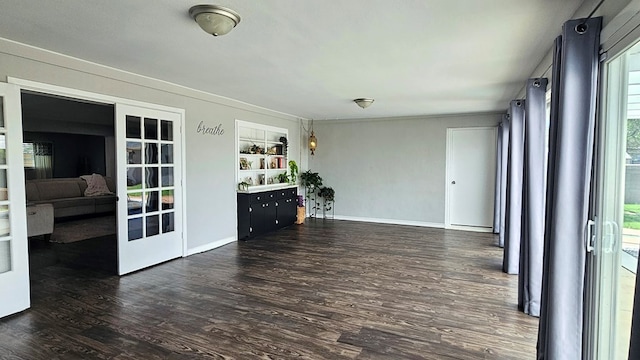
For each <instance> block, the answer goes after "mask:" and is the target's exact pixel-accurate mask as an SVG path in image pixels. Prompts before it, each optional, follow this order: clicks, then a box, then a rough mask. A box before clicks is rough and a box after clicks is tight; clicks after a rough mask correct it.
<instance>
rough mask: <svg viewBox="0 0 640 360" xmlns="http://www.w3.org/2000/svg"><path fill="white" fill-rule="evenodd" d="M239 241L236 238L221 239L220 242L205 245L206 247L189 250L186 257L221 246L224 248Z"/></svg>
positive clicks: (201, 246)
mask: <svg viewBox="0 0 640 360" xmlns="http://www.w3.org/2000/svg"><path fill="white" fill-rule="evenodd" d="M235 241H238V240H237V239H236V238H235V236H233V237H229V238H226V239H221V240H218V241H214V242H211V243H208V244H204V245H200V246H198V247H195V248H193V249H188V250H187V255H186V256H191V255H193V254H199V253H201V252H205V251H209V250H213V249H215V248H219V247H220V246H224V245H227V244H230V243H232V242H235Z"/></svg>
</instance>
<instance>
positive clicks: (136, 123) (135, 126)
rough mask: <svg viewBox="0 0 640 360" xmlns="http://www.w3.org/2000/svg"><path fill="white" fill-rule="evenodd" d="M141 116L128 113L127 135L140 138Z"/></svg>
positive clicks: (131, 137)
mask: <svg viewBox="0 0 640 360" xmlns="http://www.w3.org/2000/svg"><path fill="white" fill-rule="evenodd" d="M140 126H141V125H140V118H139V117H137V116H131V115H127V137H128V138H130V139H140V132H141V130H140Z"/></svg>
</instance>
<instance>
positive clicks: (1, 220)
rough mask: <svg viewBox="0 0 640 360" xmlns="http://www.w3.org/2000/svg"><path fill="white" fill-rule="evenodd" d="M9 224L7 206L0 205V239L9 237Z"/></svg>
mask: <svg viewBox="0 0 640 360" xmlns="http://www.w3.org/2000/svg"><path fill="white" fill-rule="evenodd" d="M10 230H11V227H10V223H9V206H7V205H0V237H3V236H9V235H10V233H11V231H10Z"/></svg>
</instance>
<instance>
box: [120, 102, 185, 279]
mask: <svg viewBox="0 0 640 360" xmlns="http://www.w3.org/2000/svg"><path fill="white" fill-rule="evenodd" d="M181 122H182V114H180V113H173V112H167V111H161V110H155V109H150V108H143V107H136V106H130V105H122V104H116V156H117V178H118V190H117V192H118V199H119V200H118V269H119V273H120V274H121V275H122V274H126V273H130V272H132V271H136V270H140V269H142V268H145V267H148V266H152V265H155V264H158V263H161V262H164V261H167V260H170V259H174V258H177V257H180V256H182V249H183V246H182V245H183V244H182V241H183V239H182V181H181V179H182V177H181V174H182V171H181V165H182V164H181V158H182V155H181V151H182V150H181V148H182V144H181V136H180V127H181Z"/></svg>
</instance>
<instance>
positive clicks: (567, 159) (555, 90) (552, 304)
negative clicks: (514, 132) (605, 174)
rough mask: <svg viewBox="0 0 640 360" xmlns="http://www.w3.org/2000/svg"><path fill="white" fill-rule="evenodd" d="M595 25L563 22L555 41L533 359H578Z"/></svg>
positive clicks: (596, 43)
mask: <svg viewBox="0 0 640 360" xmlns="http://www.w3.org/2000/svg"><path fill="white" fill-rule="evenodd" d="M601 26H602V18H592V19H588V20H584V19H581V20H570V21H567V22H566V23H565V24H564V26H563V29H562V36H561V37H559V38H558V40H556V51H555V54H554V64H553V67H554V73H553V87H552V94H553V98H552V111H551V115H552V118H551V129H550V137H549V144H550V147H549V162H548V166H549V172H548V177H547V186H548V190H547V213H546V218H545V228H546V230H545V245H544V246H545V251H544V264H543V280H542V298H541V306H542V307H541V313H540V325H539V332H538V354H537V358H538V359H549V360H564V359H581V358H582V334H583V316H584V315H583V310H584V309H583V303H584V282H585V258H586V251H585V229H586V225H587V220H588V208H589V194H590V191H591V189H590V185H591V171H592V157H593V138H594V128H595V115H596V93H597V89H598V87H597V85H598V84H597V80H598V65H599V62H598V49H599V44H600V28H601ZM560 41H561V44H560Z"/></svg>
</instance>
